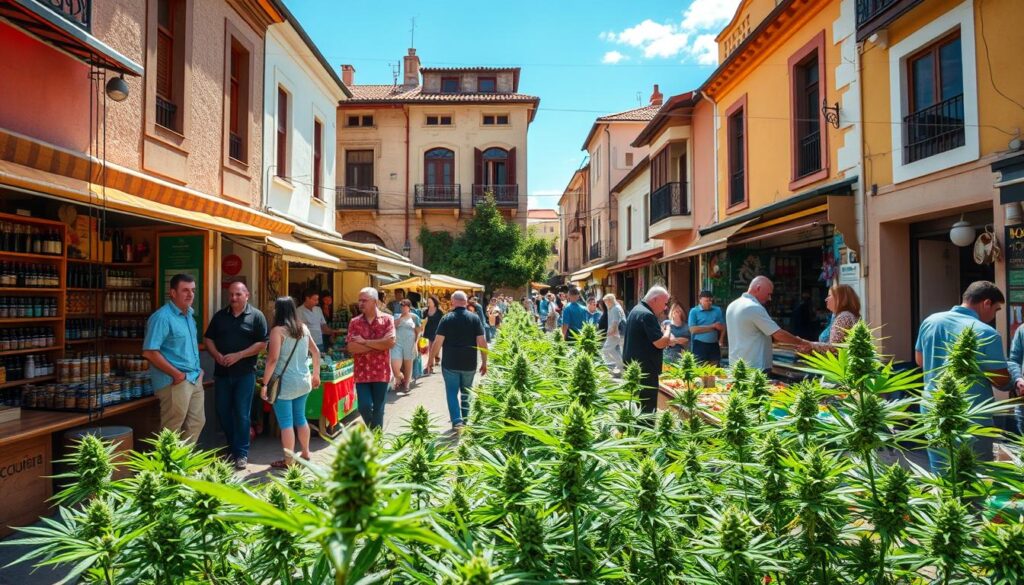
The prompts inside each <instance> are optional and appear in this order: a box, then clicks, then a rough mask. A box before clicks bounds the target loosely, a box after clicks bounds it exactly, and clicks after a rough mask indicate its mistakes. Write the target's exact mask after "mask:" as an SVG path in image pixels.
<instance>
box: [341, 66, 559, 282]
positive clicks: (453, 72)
mask: <svg viewBox="0 0 1024 585" xmlns="http://www.w3.org/2000/svg"><path fill="white" fill-rule="evenodd" d="M519 75H520V70H519V69H518V68H502V67H466V68H436V67H434V68H432V67H422V68H421V66H420V58H419V56H418V55H416V51H415V49H409V53H408V55H406V56H405V58H404V60H403V76H402V80H401V81H402V83H401V84H399V83H398V79H396V80H395V83H394V84H392V85H360V84H355V83H354V76H355V70H354V68H352V67H351V66H343V77H345V76H347V78H346V79H344V80H345V81H346V84H348V85H349V87H350V88H351V90H352V93H353V97H352V99H350V100H346V101H344V102H343V103H342V104H341V105H340V106H339V108H338V114H337V119H338V126H339V128H340V131H339V140H338V148H337V160H338V162H337V167H338V181H337V185H338V193H339V195H338V198H337V200H336V209H337V229H338V231H339V232H340V233H341V234H342V235H343V236H344V237H345V238H346V239H350V240H354V241H362V242H370V243H374V244H377V245H381V246H384V247H387V248H388V249H391V250H394V251H396V252H397V251H401V252H402V253H403V254H405V255H407V256H411V257H412V258H413V259H415V261H417V262H419V263H423V260H424V259H423V252H422V247H421V246H420V244H419V243H418V241H417V236H418V235H419V233H420V230H421V228H426V229H428V230H431V231H448V232H453V233H457V232H459V231H461V229H462V225H463V223H464V222H465V220H466V218H468V217H470V215H471V214H472V213H473V209H474V208H475V206H476V205H477V204H479V203H480V202H481V201H482V200H483V199H484V197H485V196H486V195H487V194H491V195H493V196H494V198H495V200H496V203H497V205H498V207H499V209H501V210H502V212H503V213H504V214H505V215H506V217H508V218H510V219H511V220H512V221H514V222H516V223H517V224H519V225H521V226H523V228H524V229H525V226H526V221H527V218H526V210H527V198H526V193H527V176H528V173H527V164H526V161H527V141H526V137H527V132H528V130H529V126H530V123H531V122H532V121H533V118H534V116H535V115H536V112H537V107H538V105H539V103H540V100H539V98H537V97H534V96H530V95H525V94H521V93H519ZM349 81H352V83H349ZM427 260H428V261H429V259H427Z"/></svg>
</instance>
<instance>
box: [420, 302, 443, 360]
mask: <svg viewBox="0 0 1024 585" xmlns="http://www.w3.org/2000/svg"><path fill="white" fill-rule="evenodd" d="M441 317H444V311H442V310H441V301H440V300H438V298H437V296H436V295H430V296H429V297H427V318H426V323H425V324H424V326H423V337H426V338H427V348H428V350H427V351H428V352H429V347H430V346H432V345H434V337H435V336H436V335H437V324H438V323H440V322H441ZM434 365H435V366H436V365H437V363H436V362H435V363H434Z"/></svg>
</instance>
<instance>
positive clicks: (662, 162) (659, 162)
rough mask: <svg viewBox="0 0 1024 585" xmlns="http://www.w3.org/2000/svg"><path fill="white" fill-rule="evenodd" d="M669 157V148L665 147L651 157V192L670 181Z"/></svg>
mask: <svg viewBox="0 0 1024 585" xmlns="http://www.w3.org/2000/svg"><path fill="white" fill-rule="evenodd" d="M668 157H669V149H668V148H667V147H666V148H663V149H662V150H661V152H659V153H658V154H657V155H655V156H654V157H652V158H651V192H652V193H653V192H654V191H657V190H658V189H659V188H661V187H663V186H664V185H665V184H666V183H668Z"/></svg>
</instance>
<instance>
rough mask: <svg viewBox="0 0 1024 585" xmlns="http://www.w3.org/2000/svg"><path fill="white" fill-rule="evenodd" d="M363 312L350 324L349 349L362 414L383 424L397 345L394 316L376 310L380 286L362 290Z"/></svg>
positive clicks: (374, 426) (374, 423) (374, 424)
mask: <svg viewBox="0 0 1024 585" xmlns="http://www.w3.org/2000/svg"><path fill="white" fill-rule="evenodd" d="M357 302H358V303H359V311H360V313H361V314H360V315H358V316H356V317H354V318H353V319H352V321H351V322H350V323H349V325H348V337H347V338H346V341H348V347H347V348H346V349H347V350H348V353H349V354H351V355H352V357H353V359H354V362H355V364H354V372H353V374H354V377H355V381H356V398H357V399H358V400H359V415H360V416H362V417H363V422H364V423H366V425H367V426H368V427H370V428H371V429H379V428H381V427H382V426H384V404H385V403H386V402H387V397H388V382H390V381H391V348H392V346H394V345H395V319H394V317H392V316H391V315H388V314H387V313H384V312H381V311H378V310H377V289H375V288H373V287H366V288H364V289H363V290H361V291H359V300H358V301H357Z"/></svg>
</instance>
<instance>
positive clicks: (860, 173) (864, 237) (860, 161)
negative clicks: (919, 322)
mask: <svg viewBox="0 0 1024 585" xmlns="http://www.w3.org/2000/svg"><path fill="white" fill-rule="evenodd" d="M854 59H855V70H856V74H855V76H854V83H856V84H857V102H858V104H859V108H860V119H861V121H860V123H859V124H857V125H856V126H855V127H854V128H855V129H854V132H856V133H857V134H858V136H857V140H858V145H859V146H860V152H859V153H858V156H857V177H858V180H857V183H858V185H859V187H858V188H857V196H858V197H860V205H854V217H855V218H856V219H857V239H858V240H859V242H858V243H859V244H860V249H859V250H857V255H858V256H859V258H857V259H858V260H860V266H861V273H860V278H861V284H862V286H861V287H860V294H861V295H862V297H863V298H862V299H861V301H860V302H861V306H862V307H864V313H865V317H866V319H868V320H869V321H868V322H871V321H870V320H871V319H874V320H875V322H878V319H879V318H880V317H881V315H872V314H871V304H870V298H871V291H870V290H869V289H870V288H871V287H870V286H864V285H865V284H869V281H868V280H867V278H868V267H869V266H868V264H869V260H868V253H870V251H871V250H870V249H869V248H868V205H869V204H868V197H867V192H868V189H869V188H870V189H871V191H872V193H873V192H874V189H873V188H872V187H869V186H868V185H867V177H866V176H865V173H864V171H865V169H866V168H867V167H866V165H865V164H864V144H865V140H864V89H863V88H864V86H863V85H861V84H862V82H863V67H864V60H863V59H862V58H861V54H860V51H859V50H855V51H854Z"/></svg>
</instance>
